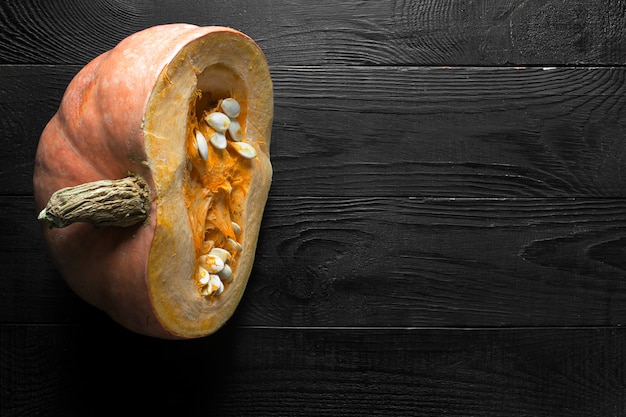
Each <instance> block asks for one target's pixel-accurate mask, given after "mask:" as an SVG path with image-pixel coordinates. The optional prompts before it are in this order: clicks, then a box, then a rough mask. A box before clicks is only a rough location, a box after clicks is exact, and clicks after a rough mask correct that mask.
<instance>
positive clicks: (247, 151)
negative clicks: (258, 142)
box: [232, 142, 256, 159]
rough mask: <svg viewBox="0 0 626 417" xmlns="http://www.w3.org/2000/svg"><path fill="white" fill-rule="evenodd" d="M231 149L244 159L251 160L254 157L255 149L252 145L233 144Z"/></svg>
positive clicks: (243, 143)
mask: <svg viewBox="0 0 626 417" xmlns="http://www.w3.org/2000/svg"><path fill="white" fill-rule="evenodd" d="M232 146H233V148H235V150H236V151H237V153H238V154H239V155H241V156H243V157H244V158H246V159H253V158H255V157H256V149H254V147H253V146H252V145H250V144H249V143H246V142H233V143H232Z"/></svg>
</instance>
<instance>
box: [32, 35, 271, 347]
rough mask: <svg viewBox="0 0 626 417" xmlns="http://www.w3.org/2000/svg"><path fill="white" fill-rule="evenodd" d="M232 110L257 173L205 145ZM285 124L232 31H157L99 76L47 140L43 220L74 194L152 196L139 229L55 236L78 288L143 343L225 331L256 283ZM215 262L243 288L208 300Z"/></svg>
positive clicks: (78, 229) (66, 105)
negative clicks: (142, 188) (216, 118)
mask: <svg viewBox="0 0 626 417" xmlns="http://www.w3.org/2000/svg"><path fill="white" fill-rule="evenodd" d="M226 98H234V99H236V100H237V101H238V102H239V104H240V105H241V112H240V114H239V115H238V116H237V118H236V120H237V121H239V123H240V124H241V131H242V132H243V140H242V143H247V144H249V145H251V147H252V148H253V150H254V151H255V154H256V155H255V156H254V157H252V158H250V159H248V158H246V157H242V156H241V155H240V154H239V153H238V152H237V151H236V149H235V146H236V144H235V142H234V141H232V140H229V141H228V146H227V147H226V148H225V149H218V148H216V147H215V146H212V145H211V144H209V145H208V147H209V152H208V157H207V160H205V159H204V158H203V157H202V156H201V154H200V153H199V150H198V144H197V142H196V139H195V135H196V132H198V131H201V132H204V133H205V135H207V136H208V135H209V134H210V133H211V129H210V128H208V125H207V124H206V122H205V120H204V116H205V115H206V114H207V113H210V112H212V111H215V110H219V105H220V102H221V100H223V99H226ZM272 117H273V94H272V83H271V79H270V74H269V70H268V67H267V63H266V60H265V57H264V55H263V53H262V52H261V50H260V49H259V48H258V46H257V45H256V44H255V43H254V42H253V41H252V40H251V39H250V38H248V37H247V36H245V35H243V34H241V33H240V32H237V31H235V30H232V29H228V28H222V27H197V26H192V25H183V24H175V25H164V26H157V27H153V28H150V29H147V30H144V31H142V32H138V33H136V34H134V35H132V36H130V37H129V38H127V39H125V40H123V41H122V42H121V43H120V44H119V45H118V46H117V47H115V48H114V49H112V50H111V51H109V52H107V53H105V54H103V55H101V56H99V57H97V58H96V59H94V60H93V61H92V62H91V63H89V64H88V65H87V66H86V67H85V68H84V69H83V70H81V71H80V72H79V74H77V76H76V77H75V78H74V80H73V81H72V82H71V83H70V85H69V86H68V89H67V91H66V93H65V95H64V98H63V101H62V103H61V106H60V108H59V111H58V112H57V114H56V115H55V116H54V117H53V119H52V120H51V121H50V122H49V124H48V125H47V127H46V129H45V130H44V132H43V133H42V136H41V140H40V143H39V146H38V149H37V156H36V164H35V173H34V190H35V201H36V205H37V208H38V210H42V209H43V208H44V207H45V206H46V204H47V202H48V200H49V199H50V197H51V196H52V195H53V193H55V192H56V191H58V190H60V189H62V188H65V187H73V186H77V185H79V184H83V183H87V182H92V181H97V180H102V179H120V178H124V177H128V176H129V175H132V176H137V177H140V178H142V179H144V180H145V181H146V182H147V184H148V185H149V187H150V191H151V192H150V198H151V201H150V203H149V204H150V212H149V214H148V217H147V219H146V220H145V221H144V222H143V223H141V224H138V225H135V226H131V227H114V226H110V227H97V226H94V225H92V224H88V223H74V224H71V225H70V226H67V227H65V228H44V237H45V240H46V242H47V245H48V247H49V251H50V253H51V257H52V259H53V260H54V261H55V264H56V266H57V268H58V269H59V271H60V272H61V274H62V276H63V277H64V279H65V280H66V281H67V282H68V284H69V286H70V287H71V288H72V289H73V290H74V291H75V292H76V293H77V294H78V295H79V296H81V297H82V298H84V299H85V300H86V301H88V302H89V303H91V304H93V305H95V306H97V307H99V308H101V309H103V310H105V311H106V312H107V313H109V315H111V317H112V318H113V319H115V320H116V321H118V322H119V323H121V324H122V325H124V326H126V327H128V328H129V329H131V330H133V331H136V332H139V333H142V334H146V335H151V336H156V337H161V338H191V337H200V336H205V335H208V334H211V333H213V332H214V331H216V330H217V329H218V328H220V327H221V326H222V325H223V324H224V323H225V322H226V320H228V318H230V317H231V315H232V314H233V312H234V310H235V308H236V307H237V305H238V303H239V301H240V299H241V297H242V294H243V291H244V289H245V286H246V283H247V280H248V277H249V275H250V272H251V269H252V264H253V260H254V253H255V250H256V241H257V238H258V232H259V227H260V222H261V217H262V214H263V208H264V206H265V202H266V199H267V194H268V192H269V187H270V182H271V175H272V168H271V164H270V160H269V144H270V130H271V123H272ZM236 226H239V227H236ZM238 229H240V230H238ZM234 242H237V243H238V244H234ZM212 248H223V249H226V250H227V251H228V252H229V258H228V264H229V266H230V268H231V269H232V272H233V274H232V279H231V280H229V281H225V282H224V283H223V284H224V291H223V292H222V293H221V294H219V295H215V294H214V295H209V296H207V295H206V293H204V295H203V289H202V284H201V283H200V278H201V276H200V275H201V274H200V273H199V271H200V266H201V264H202V259H203V258H202V257H203V255H206V254H207V253H209V252H210V251H211V249H212Z"/></svg>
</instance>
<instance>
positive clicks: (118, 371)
mask: <svg viewBox="0 0 626 417" xmlns="http://www.w3.org/2000/svg"><path fill="white" fill-rule="evenodd" d="M179 21H184V22H189V23H195V24H200V25H208V24H219V25H226V26H232V27H235V28H237V29H240V30H242V31H244V32H245V33H247V34H249V35H250V36H252V37H253V38H254V39H255V40H256V41H257V42H258V43H259V45H260V46H261V48H262V49H263V50H264V51H265V53H266V55H267V58H268V62H269V63H270V68H271V71H272V76H273V79H274V85H275V96H276V103H275V115H276V116H275V122H274V126H273V136H272V149H271V152H272V160H273V164H274V169H275V174H274V182H273V186H272V190H271V193H270V198H269V202H268V206H267V209H266V215H265V217H264V219H263V226H262V231H261V236H260V239H259V247H258V251H257V260H256V263H255V267H254V270H253V274H252V277H251V279H250V283H249V286H248V289H247V291H246V294H245V296H244V299H243V301H242V303H241V304H240V307H239V309H238V310H237V312H236V314H235V316H234V317H233V319H232V320H231V321H230V322H229V324H228V325H227V326H226V327H225V328H224V329H222V330H220V331H219V332H218V333H217V334H215V335H213V336H211V337H208V338H205V339H201V340H192V341H185V342H171V341H161V340H154V339H150V338H145V337H142V336H138V335H135V334H131V333H129V332H127V331H126V330H124V329H122V328H120V327H119V326H117V325H116V324H114V323H112V322H111V321H110V320H109V319H108V318H107V317H106V316H105V315H104V314H103V313H101V312H99V311H97V310H95V309H93V308H91V307H90V306H88V305H86V304H85V303H83V302H82V301H81V300H79V299H78V298H77V297H76V296H75V295H74V294H73V293H71V292H70V290H69V289H68V288H67V287H66V286H65V284H64V283H63V282H62V280H61V278H60V277H59V275H58V274H57V273H56V272H55V270H54V268H53V267H52V265H51V262H50V260H49V258H48V256H47V254H46V251H45V249H44V247H43V243H42V241H41V234H40V229H39V225H38V224H37V223H36V221H35V216H36V213H35V212H34V211H35V210H34V204H33V201H32V184H31V176H32V168H33V158H34V152H35V149H36V146H37V142H38V138H39V134H40V133H41V130H42V129H43V127H44V125H45V123H46V122H47V120H48V119H49V118H50V117H51V116H52V115H53V114H54V112H55V111H56V108H57V106H58V104H59V102H60V99H61V96H62V94H63V91H64V89H65V87H66V85H67V83H68V82H69V81H70V79H71V78H72V76H73V75H74V74H75V73H76V72H77V71H78V70H79V69H80V68H81V67H82V66H83V65H84V64H86V63H87V62H88V61H89V60H90V59H91V58H93V57H94V56H96V55H97V54H99V53H100V52H102V51H104V50H106V49H109V48H111V47H112V46H114V45H115V44H116V43H117V42H118V41H119V40H121V39H122V38H124V37H125V36H127V35H129V34H131V33H133V32H135V31H137V30H140V29H143V28H145V27H148V26H152V25H155V24H160V23H168V22H179ZM625 65H626V2H624V1H622V0H611V1H609V0H606V1H586V0H547V1H546V0H526V1H524V0H507V1H496V0H474V1H454V0H413V1H410V0H406V1H402V0H398V1H355V0H352V1H318V2H304V1H296V0H291V1H253V0H249V1H245V0H230V1H222V0H220V1H217V0H216V1H214V0H206V1H182V0H177V1H174V0H169V1H154V0H133V1H126V2H117V1H109V0H100V1H93V2H86V1H78V0H67V1H37V0H19V1H18V0H9V1H4V2H2V3H0V112H1V114H2V117H0V141H1V144H2V146H0V172H1V174H2V175H1V176H0V225H1V226H0V227H1V228H0V231H1V232H2V234H1V235H0V236H1V237H0V251H1V254H2V255H1V256H2V262H1V263H0V265H2V266H1V268H2V274H1V279H0V297H1V303H0V415H2V416H56V415H59V416H73V415H76V416H86V415H107V416H109V415H117V414H118V413H120V412H122V411H124V410H129V409H132V410H135V411H141V412H142V413H145V415H148V413H150V414H152V415H167V414H168V413H169V414H171V415H180V416H186V415H198V414H201V415H205V414H208V415H219V416H222V415H223V416H228V415H233V416H234V415H239V416H241V415H251V416H252V415H253V416H263V415H268V416H270V415H271V416H280V415H285V416H304V415H328V416H338V415H354V416H364V415H411V416H440V415H453V416H581V417H583V416H622V415H626V405H625V402H626V401H625V397H626V394H625V392H626V391H625V390H626V387H625V382H626V380H625V378H626V376H625V374H626V366H625V360H626V331H625V330H624V329H623V328H622V324H623V323H625V322H626V142H625V139H626V94H625V93H626V85H625V81H626V67H625ZM142 415H143V414H142Z"/></svg>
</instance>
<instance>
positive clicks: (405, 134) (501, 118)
mask: <svg viewBox="0 0 626 417" xmlns="http://www.w3.org/2000/svg"><path fill="white" fill-rule="evenodd" d="M78 69H79V68H78V67H73V66H71V67H65V66H51V67H40V66H26V67H23V66H1V67H0V75H1V77H0V111H2V113H3V114H4V117H3V118H2V120H0V129H2V131H3V132H5V134H4V135H3V136H2V138H0V141H1V142H2V143H3V146H0V167H2V168H1V170H2V176H0V193H2V194H5V195H26V194H31V193H32V180H31V176H32V163H33V159H34V155H35V150H36V146H37V142H38V140H39V135H40V133H41V131H42V130H43V128H44V127H45V124H46V123H47V121H48V120H49V118H50V117H52V115H53V114H54V112H55V111H56V108H57V106H58V105H59V102H60V100H61V97H62V95H63V91H64V90H65V86H66V85H67V83H69V81H70V80H71V78H72V77H73V76H74V74H75V73H76V72H77V71H78ZM272 76H273V80H274V86H275V95H276V101H275V114H276V117H275V120H274V126H273V135H272V149H271V153H272V158H273V159H272V161H273V164H274V169H275V175H274V182H273V192H274V193H275V194H276V195H279V196H292V197H299V196H337V197H343V196H354V197H367V196H372V197H373V196H406V197H420V196H427V197H443V198H448V197H477V198H484V197H486V198H494V197H516V198H517V197H584V196H590V197H609V198H616V197H624V196H626V174H625V171H624V160H625V156H626V142H624V138H625V137H626V83H625V82H624V80H625V79H626V69H625V68H622V67H611V68H593V69H591V68H560V69H548V70H544V69H541V68H539V69H538V68H526V69H513V68H478V67H461V68H441V67H423V68H395V67H383V68H380V67H358V68H341V67H331V68H327V67H306V68H300V67H274V68H273V69H272Z"/></svg>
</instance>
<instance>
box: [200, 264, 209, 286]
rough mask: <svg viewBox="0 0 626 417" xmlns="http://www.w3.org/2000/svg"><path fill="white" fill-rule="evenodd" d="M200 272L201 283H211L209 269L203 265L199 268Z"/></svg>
mask: <svg viewBox="0 0 626 417" xmlns="http://www.w3.org/2000/svg"><path fill="white" fill-rule="evenodd" d="M198 273H199V275H200V279H199V280H198V282H199V283H200V285H207V284H208V283H209V280H210V277H209V275H210V274H209V271H207V270H206V269H204V268H203V267H200V268H198Z"/></svg>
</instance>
